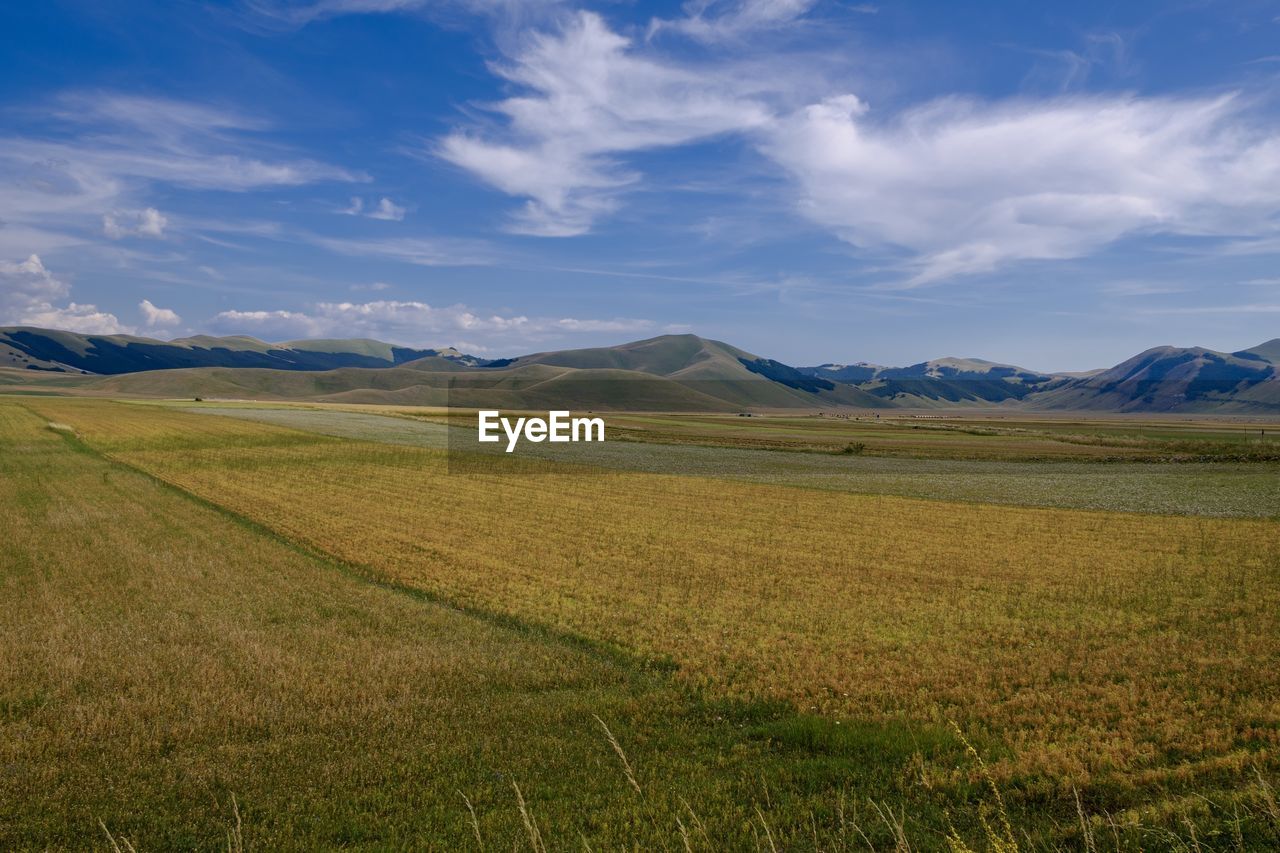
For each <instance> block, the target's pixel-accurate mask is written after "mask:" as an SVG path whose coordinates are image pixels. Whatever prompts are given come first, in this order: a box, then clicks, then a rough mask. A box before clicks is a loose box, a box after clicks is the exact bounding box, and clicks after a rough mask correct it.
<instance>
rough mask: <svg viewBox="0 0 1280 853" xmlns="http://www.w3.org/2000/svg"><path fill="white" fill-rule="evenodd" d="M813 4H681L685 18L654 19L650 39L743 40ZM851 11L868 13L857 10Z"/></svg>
mask: <svg viewBox="0 0 1280 853" xmlns="http://www.w3.org/2000/svg"><path fill="white" fill-rule="evenodd" d="M816 2H817V0H696V2H691V3H686V4H685V9H684V11H685V17H683V18H675V19H670V20H667V19H655V20H654V21H653V22H652V23H651V24H650V25H649V33H650V35H653V34H656V33H660V32H662V31H663V30H670V31H674V32H678V33H680V34H681V35H685V36H688V37H690V38H694V39H697V40H699V41H706V42H722V41H729V40H737V39H741V38H744V37H746V36H748V35H752V34H755V33H758V32H761V31H764V30H769V29H772V28H775V27H779V26H782V25H785V24H789V23H791V22H793V21H795V20H797V19H799V18H800V17H802V16H803V15H804V14H805V13H806V12H808V11H809V10H810V9H812V8H813V6H814V5H815V3H816ZM855 11H860V12H866V11H869V10H868V9H867V8H866V7H859V8H857V9H856V10H855Z"/></svg>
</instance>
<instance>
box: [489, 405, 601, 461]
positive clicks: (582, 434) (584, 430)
mask: <svg viewBox="0 0 1280 853" xmlns="http://www.w3.org/2000/svg"><path fill="white" fill-rule="evenodd" d="M570 414H571V413H570V412H567V411H561V412H547V417H545V418H516V419H515V420H514V421H513V420H512V419H511V418H504V417H502V413H501V412H499V411H498V410H497V409H481V410H480V441H482V442H497V441H502V436H501V435H500V434H499V428H501V431H502V432H504V433H506V436H507V453H511V452H512V451H513V450H515V449H516V444H517V443H518V442H519V441H520V439H521V437H524V438H526V439H528V440H529V441H532V442H535V443H536V442H540V441H551V442H568V441H604V419H603V418H573V417H570Z"/></svg>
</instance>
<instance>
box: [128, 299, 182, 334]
mask: <svg viewBox="0 0 1280 853" xmlns="http://www.w3.org/2000/svg"><path fill="white" fill-rule="evenodd" d="M138 310H139V311H141V312H142V317H143V321H144V322H145V324H146V325H147V326H151V327H156V326H176V325H178V324H179V323H181V322H182V318H181V317H179V316H178V314H177V312H176V311H173V310H171V309H169V308H157V307H156V306H155V305H153V304H152V303H151V300H150V299H144V300H142V301H141V302H139V303H138Z"/></svg>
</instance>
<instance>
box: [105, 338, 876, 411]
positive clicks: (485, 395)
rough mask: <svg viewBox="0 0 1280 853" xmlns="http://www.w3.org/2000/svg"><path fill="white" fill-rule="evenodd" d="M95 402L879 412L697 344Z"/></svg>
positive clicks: (239, 384)
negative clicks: (156, 399)
mask: <svg viewBox="0 0 1280 853" xmlns="http://www.w3.org/2000/svg"><path fill="white" fill-rule="evenodd" d="M93 390H94V391H95V392H97V393H107V394H120V395H141V396H164V397H222V398H228V397H230V398H245V399H297V400H311V401H325V402H347V403H381V404H391V405H422V406H444V405H453V406H459V407H466V408H478V407H486V408H488V407H493V408H508V409H549V408H569V409H598V410H605V411H607V410H619V409H634V410H659V411H660V410H667V411H734V410H742V409H754V410H764V409H813V408H820V407H837V406H858V407H870V406H875V405H883V404H884V403H883V401H881V400H878V399H877V398H875V397H873V396H872V395H870V394H867V393H866V392H864V391H862V390H860V389H858V388H853V387H851V386H847V385H841V384H839V383H835V382H830V381H828V380H825V379H821V378H814V377H811V376H806V375H804V374H803V373H801V372H799V371H797V370H796V369H794V368H792V367H789V366H787V365H785V364H782V363H780V362H776V361H773V360H771V359H766V358H761V357H759V356H756V355H753V354H751V353H748V352H746V351H744V350H740V349H738V348H736V347H732V346H730V345H728V344H725V343H722V342H720V341H712V340H706V339H703V338H699V337H697V336H696V335H665V336H662V337H658V338H652V339H649V340H644V341H636V342H634V343H629V344H623V345H621V346H618V347H604V348H596V349H581V350H563V351H556V352H543V353H534V354H532V355H527V356H521V357H520V358H515V359H503V360H498V361H492V362H474V361H472V362H470V363H468V362H467V361H464V360H462V359H458V358H450V357H446V356H441V355H434V354H433V355H427V356H423V357H422V358H419V359H415V360H413V361H408V362H405V363H403V364H400V365H399V366H396V367H388V368H379V369H372V370H371V369H359V368H337V369H333V370H325V371H308V370H292V371H284V370H271V369H262V368H245V367H234V368H227V367H219V368H188V369H179V370H160V371H148V372H138V373H131V374H126V375H119V376H112V377H109V378H104V379H102V380H100V381H98V382H97V383H95V384H94V386H93Z"/></svg>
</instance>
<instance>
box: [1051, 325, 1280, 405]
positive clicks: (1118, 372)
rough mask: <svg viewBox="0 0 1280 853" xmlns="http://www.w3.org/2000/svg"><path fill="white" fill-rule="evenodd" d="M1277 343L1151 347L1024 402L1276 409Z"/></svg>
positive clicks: (1279, 390)
mask: <svg viewBox="0 0 1280 853" xmlns="http://www.w3.org/2000/svg"><path fill="white" fill-rule="evenodd" d="M1278 361H1280V339H1276V340H1271V341H1267V342H1266V343H1264V344H1260V345H1258V346H1256V347H1253V348H1251V349H1247V350H1240V351H1239V352H1236V353H1225V352H1217V351H1215V350H1210V349H1205V348H1203V347H1171V346H1164V347H1154V348H1152V349H1149V350H1147V351H1145V352H1142V353H1139V354H1138V355H1135V356H1134V357H1133V358H1131V359H1128V360H1127V361H1124V362H1121V363H1120V364H1118V365H1116V366H1115V367H1113V368H1111V369H1110V370H1104V371H1102V372H1101V373H1098V374H1096V375H1094V376H1089V377H1084V378H1080V379H1072V380H1069V381H1067V382H1066V383H1063V384H1062V385H1060V386H1058V387H1055V388H1053V389H1051V390H1048V391H1046V392H1045V393H1043V394H1038V395H1036V396H1035V397H1033V398H1032V399H1031V400H1029V401H1028V402H1029V403H1030V404H1031V405H1032V406H1034V407H1035V408H1044V409H1097V410H1106V411H1119V412H1129V411H1134V412H1138V411H1141V412H1177V411H1187V412H1195V411H1222V412H1264V411H1280V368H1277V362H1278Z"/></svg>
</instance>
